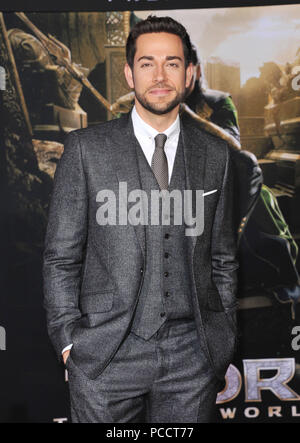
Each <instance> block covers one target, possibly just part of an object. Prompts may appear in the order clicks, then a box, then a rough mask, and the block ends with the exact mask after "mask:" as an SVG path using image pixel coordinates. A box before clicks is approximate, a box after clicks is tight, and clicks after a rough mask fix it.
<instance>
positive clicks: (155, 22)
mask: <svg viewBox="0 0 300 443" xmlns="http://www.w3.org/2000/svg"><path fill="white" fill-rule="evenodd" d="M152 32H168V33H170V34H175V35H178V37H180V38H181V41H182V46H183V53H184V61H185V67H187V66H188V65H189V63H190V62H191V53H192V46H191V41H190V37H189V34H188V33H187V31H186V29H185V27H184V26H183V25H181V24H180V23H178V22H177V21H176V20H174V19H172V18H171V17H167V16H166V17H157V16H155V15H149V16H148V17H147V18H146V20H142V21H140V22H138V23H137V24H136V25H135V26H134V27H133V28H132V29H131V31H130V33H129V36H128V38H127V42H126V59H127V63H128V64H129V66H130V68H131V69H133V60H134V56H135V53H136V40H137V38H138V37H139V36H140V35H142V34H149V33H152Z"/></svg>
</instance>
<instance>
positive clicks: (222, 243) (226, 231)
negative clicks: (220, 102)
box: [212, 148, 238, 311]
mask: <svg viewBox="0 0 300 443" xmlns="http://www.w3.org/2000/svg"><path fill="white" fill-rule="evenodd" d="M233 192H234V189H233V165H232V160H231V155H230V150H229V148H228V149H227V159H226V166H225V172H224V176H223V183H222V189H221V193H220V196H219V201H218V204H217V209H216V213H215V218H214V224H213V230H212V278H213V282H214V283H215V285H216V287H217V289H218V292H219V294H220V297H221V300H222V304H223V306H224V309H225V311H230V310H232V309H235V307H236V299H235V296H236V289H237V269H238V262H237V234H236V229H235V223H234V210H235V208H234V198H233V197H234V195H233Z"/></svg>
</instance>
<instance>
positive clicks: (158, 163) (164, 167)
mask: <svg viewBox="0 0 300 443" xmlns="http://www.w3.org/2000/svg"><path fill="white" fill-rule="evenodd" d="M167 138H168V137H167V136H166V134H157V136H156V137H155V151H154V154H153V157H152V161H151V168H152V170H153V173H154V175H155V177H156V180H157V182H158V184H159V187H160V189H168V184H169V174H168V160H167V156H166V153H165V151H164V146H165V143H166V140H167Z"/></svg>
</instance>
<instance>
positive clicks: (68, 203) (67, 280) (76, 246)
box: [43, 132, 88, 359]
mask: <svg viewBox="0 0 300 443" xmlns="http://www.w3.org/2000/svg"><path fill="white" fill-rule="evenodd" d="M87 205H88V197H87V191H86V180H85V175H84V171H83V165H82V157H81V147H80V141H79V136H78V135H77V134H76V133H75V132H71V133H69V134H68V135H67V137H66V139H65V144H64V152H63V154H62V156H61V159H60V161H59V163H58V165H57V169H56V172H55V176H54V186H53V192H52V196H51V201H50V207H49V215H48V226H47V231H46V237H45V245H44V246H45V247H44V255H43V285H44V307H45V309H46V313H47V328H48V333H49V336H50V339H51V341H52V343H53V345H54V348H55V350H56V353H57V355H58V358H59V359H60V358H61V352H62V350H63V348H64V347H66V346H68V345H69V344H70V343H72V339H71V333H72V330H73V328H74V322H75V321H76V320H77V319H79V318H80V317H81V313H80V310H79V307H78V300H79V292H80V282H81V269H82V262H83V254H84V249H85V242H86V234H87V210H88V208H87Z"/></svg>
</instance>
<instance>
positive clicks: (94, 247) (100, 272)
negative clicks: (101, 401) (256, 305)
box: [43, 113, 238, 379]
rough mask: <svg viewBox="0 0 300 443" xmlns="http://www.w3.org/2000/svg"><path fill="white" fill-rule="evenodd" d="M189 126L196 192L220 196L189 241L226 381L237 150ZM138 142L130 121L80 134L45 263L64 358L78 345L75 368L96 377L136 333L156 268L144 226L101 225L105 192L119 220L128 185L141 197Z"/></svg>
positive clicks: (52, 325) (50, 313)
mask: <svg viewBox="0 0 300 443" xmlns="http://www.w3.org/2000/svg"><path fill="white" fill-rule="evenodd" d="M180 128H181V131H182V136H183V145H184V148H183V149H184V158H185V168H186V171H185V172H186V183H187V189H192V190H196V189H198V190H204V192H209V191H211V190H215V189H217V192H215V193H212V194H210V195H208V196H206V197H205V198H204V232H203V233H202V235H200V236H197V237H196V236H195V237H188V236H187V237H186V241H187V242H188V250H189V254H188V255H189V269H190V278H191V281H192V287H193V289H192V294H191V295H192V300H193V309H194V312H195V319H196V324H197V329H198V332H199V346H201V347H202V349H203V351H204V352H205V354H206V356H207V358H208V359H209V361H210V363H211V365H212V367H213V368H214V369H215V372H216V375H217V376H218V377H219V378H221V379H222V378H223V377H224V374H225V372H226V370H227V367H228V365H229V363H230V361H231V359H232V356H233V352H234V348H235V344H236V320H235V312H236V300H235V292H236V283H237V282H236V273H237V272H236V271H237V267H238V265H237V261H236V235H235V229H234V223H233V204H232V202H233V187H232V172H231V171H232V164H231V158H230V151H229V149H228V146H227V143H226V142H225V141H223V140H221V139H219V138H217V137H214V136H212V135H210V134H208V133H206V132H204V131H203V130H201V129H199V128H197V127H195V125H194V124H193V123H192V121H191V120H190V118H183V119H182V118H180ZM136 142H137V140H136V139H135V135H134V131H133V125H132V120H131V113H129V114H125V115H123V116H122V117H121V118H120V119H115V120H111V121H107V122H105V123H102V124H99V125H96V126H93V127H90V128H85V129H80V130H76V131H73V132H71V133H69V134H68V136H67V137H66V139H65V146H64V153H63V155H62V157H61V159H60V161H59V163H58V166H57V169H56V173H55V178H54V188H53V193H52V197H51V202H50V209H49V219H48V228H47V233H46V238H45V249H44V262H43V278H44V306H45V308H46V311H47V324H48V332H49V336H50V338H51V340H52V342H53V345H54V347H55V349H56V352H57V354H58V356H59V357H60V358H61V352H62V349H63V348H64V347H65V346H67V345H68V344H70V343H73V347H72V350H71V357H72V360H73V362H74V363H75V364H76V365H77V366H78V368H79V369H81V371H83V372H84V374H85V375H86V376H87V377H89V378H90V379H95V378H97V377H98V376H99V375H100V374H101V372H102V371H103V369H104V368H105V367H106V366H107V365H108V364H109V362H110V361H111V359H112V358H113V356H114V354H115V352H116V351H117V349H118V347H119V345H120V343H121V342H122V341H123V340H124V339H125V337H126V335H127V334H128V332H129V330H130V326H131V322H132V318H133V313H134V310H135V307H136V305H137V301H138V297H139V294H140V291H141V287H142V284H143V275H144V272H143V271H144V269H145V267H146V266H147V263H146V262H145V248H146V246H147V245H146V244H145V226H143V225H136V226H133V225H132V224H130V223H127V224H124V225H120V224H116V225H106V226H101V225H100V224H98V223H97V221H96V213H97V209H98V208H99V206H100V205H99V202H97V194H98V192H99V191H100V190H103V189H110V190H112V191H114V193H115V195H116V197H117V205H116V209H117V217H118V197H119V182H126V183H127V192H128V194H129V192H130V191H131V190H134V189H141V183H140V181H139V175H138V163H137V158H136V151H135V145H134V143H136ZM132 204H133V203H130V202H127V208H128V210H129V209H130V207H131V205H132ZM193 211H194V212H193V214H195V213H196V212H195V199H193ZM117 220H118V218H117ZM175 351H176V350H174V352H175Z"/></svg>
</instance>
